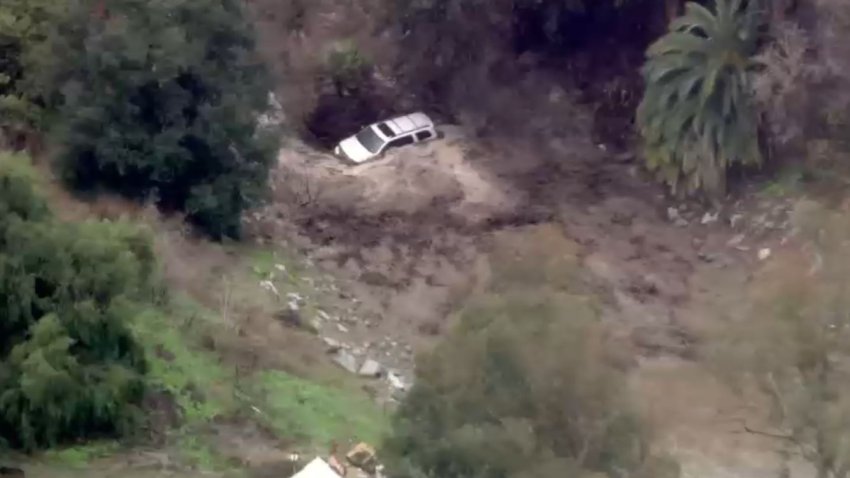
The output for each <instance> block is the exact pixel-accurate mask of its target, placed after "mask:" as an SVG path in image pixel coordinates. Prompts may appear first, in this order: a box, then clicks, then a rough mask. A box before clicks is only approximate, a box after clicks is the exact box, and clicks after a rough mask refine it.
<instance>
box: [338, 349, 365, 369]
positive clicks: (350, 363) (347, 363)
mask: <svg viewBox="0 0 850 478" xmlns="http://www.w3.org/2000/svg"><path fill="white" fill-rule="evenodd" d="M333 361H334V363H336V364H337V365H339V366H340V367H342V368H343V369H345V370H347V371H348V372H351V373H357V372H358V370H359V369H358V368H357V359H356V358H355V357H354V355H352V354H350V353H348V352H346V351H345V350H339V351H337V352H336V354H334V358H333Z"/></svg>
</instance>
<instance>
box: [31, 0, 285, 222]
mask: <svg viewBox="0 0 850 478" xmlns="http://www.w3.org/2000/svg"><path fill="white" fill-rule="evenodd" d="M100 5H101V7H102V8H97V3H96V2H95V3H93V2H81V3H80V4H79V6H76V7H72V8H70V10H69V11H68V12H66V13H63V15H61V16H57V17H56V18H55V22H56V23H57V24H58V26H57V27H56V28H54V29H51V30H50V33H49V35H48V37H47V40H45V42H44V43H45V46H44V49H45V50H46V51H49V52H50V55H49V58H45V59H42V61H40V62H38V63H34V64H33V65H31V68H32V69H33V70H34V71H35V72H36V73H35V74H36V76H37V77H38V80H39V81H37V82H36V83H37V84H38V86H39V87H40V90H39V91H38V95H39V97H40V98H42V99H43V100H44V101H45V102H46V103H48V104H49V105H50V106H51V107H52V108H54V109H55V111H56V115H55V117H54V118H55V121H54V123H53V127H54V131H55V132H56V133H57V135H56V137H57V139H58V142H59V144H60V146H61V149H60V153H59V158H58V164H59V167H60V170H61V172H62V173H63V176H64V177H65V178H66V179H67V180H68V181H69V182H70V183H71V184H73V185H75V186H76V187H78V188H82V189H92V188H97V187H108V188H112V189H115V190H117V191H119V192H122V193H124V194H126V195H128V196H131V197H135V198H141V199H147V198H152V199H154V200H156V201H157V202H158V203H159V204H160V205H161V206H162V207H164V208H166V209H169V210H180V211H184V212H185V213H186V214H187V216H188V217H189V219H190V220H192V221H193V222H194V223H195V224H197V225H198V226H200V227H201V228H202V229H203V230H204V231H206V232H208V233H209V234H210V235H212V236H213V237H216V238H218V237H222V236H236V235H238V234H239V229H240V227H239V226H240V216H241V213H242V211H244V210H245V209H246V208H248V207H250V206H251V205H253V204H255V203H256V202H257V201H258V200H260V199H261V197H262V195H263V192H264V188H265V182H266V179H267V175H268V169H269V167H270V166H271V162H272V158H273V154H272V153H273V149H274V140H273V137H272V135H271V134H268V132H264V131H261V130H260V129H259V128H258V121H257V118H258V116H259V115H260V114H261V113H263V112H264V111H265V110H266V109H267V106H268V104H267V101H268V92H269V84H268V82H267V78H266V74H265V71H264V68H263V67H262V64H261V63H260V62H259V60H258V58H256V55H255V52H254V39H253V36H252V31H251V29H250V26H249V24H248V23H247V22H246V20H245V19H244V18H243V15H242V10H241V3H240V2H238V1H236V0H176V1H147V0H118V1H110V2H108V5H107V4H103V3H100ZM104 5H106V6H104ZM56 58H58V59H60V60H59V61H57V60H56Z"/></svg>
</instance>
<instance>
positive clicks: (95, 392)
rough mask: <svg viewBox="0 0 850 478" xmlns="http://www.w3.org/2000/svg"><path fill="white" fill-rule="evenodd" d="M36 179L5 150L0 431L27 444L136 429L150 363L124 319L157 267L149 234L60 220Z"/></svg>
mask: <svg viewBox="0 0 850 478" xmlns="http://www.w3.org/2000/svg"><path fill="white" fill-rule="evenodd" d="M34 183H35V180H34V179H33V173H32V172H31V171H30V170H29V169H28V167H27V166H26V160H25V158H23V157H18V156H8V155H6V156H3V155H0V297H2V300H0V436H2V437H3V438H4V440H5V441H6V443H7V445H11V446H13V447H19V448H23V449H25V450H32V449H36V448H40V447H46V446H52V445H55V444H57V443H60V442H63V441H70V440H75V439H79V438H86V437H91V436H98V435H102V434H111V433H116V432H119V433H120V432H127V431H130V430H131V429H132V428H133V426H134V424H135V423H136V419H137V418H138V416H139V414H138V406H137V405H138V403H139V401H140V399H141V396H142V393H143V390H144V381H143V375H144V373H145V369H146V367H145V361H144V357H143V353H142V351H141V349H140V348H139V346H138V345H137V344H136V342H135V340H134V338H133V336H132V335H131V333H130V331H129V329H128V327H127V321H128V320H130V319H131V318H132V317H133V316H134V315H135V313H136V310H137V305H136V304H137V303H138V302H139V301H143V300H149V299H150V293H151V292H152V288H151V287H152V276H153V268H154V259H153V251H152V248H151V244H150V239H149V237H148V236H147V235H146V234H145V233H143V232H142V231H139V230H137V229H135V228H133V227H130V226H128V225H126V224H108V223H83V224H64V223H61V222H59V221H57V220H55V219H53V218H52V216H51V215H50V212H49V210H48V208H47V206H46V204H45V202H44V200H43V198H42V197H41V195H40V194H39V193H38V191H37V190H36V188H35V187H34Z"/></svg>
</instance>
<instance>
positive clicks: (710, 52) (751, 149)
mask: <svg viewBox="0 0 850 478" xmlns="http://www.w3.org/2000/svg"><path fill="white" fill-rule="evenodd" d="M759 3H760V2H757V1H746V0H716V1H714V2H713V4H714V8H713V9H710V8H708V7H704V6H702V5H699V4H697V3H689V4H688V5H687V7H686V13H685V15H684V16H682V17H681V18H678V19H676V20H674V21H673V22H672V23H671V24H670V31H669V33H667V34H666V35H665V36H663V37H662V38H661V39H659V40H658V41H657V42H656V43H654V44H653V45H652V46H651V47H650V48H649V50H648V52H647V61H646V65H645V66H644V69H643V76H644V80H645V82H646V91H645V93H644V97H643V101H642V102H641V104H640V107H639V108H638V113H637V121H638V126H639V128H640V132H641V134H642V135H643V138H644V141H645V153H646V159H647V163H648V165H649V167H650V169H652V170H654V171H657V172H658V175H659V177H660V178H661V179H662V180H664V181H665V182H666V183H667V184H668V185H670V187H671V188H672V189H673V191H674V192H685V193H691V192H695V191H705V192H709V193H713V194H722V193H723V192H724V189H725V178H726V171H727V168H728V167H729V166H730V165H732V164H734V163H741V164H759V163H760V162H761V153H760V151H759V144H758V119H757V117H756V112H755V110H754V107H753V104H752V103H753V101H752V98H751V86H750V74H751V72H752V69H753V67H754V64H755V63H754V62H753V55H754V54H755V53H756V49H757V46H758V31H759V26H760V24H761V11H760V10H759Z"/></svg>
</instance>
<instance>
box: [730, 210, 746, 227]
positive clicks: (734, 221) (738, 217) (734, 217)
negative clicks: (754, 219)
mask: <svg viewBox="0 0 850 478" xmlns="http://www.w3.org/2000/svg"><path fill="white" fill-rule="evenodd" d="M741 219H744V216H743V215H742V214H732V216H731V217H730V218H729V225H730V226H732V228H733V229H734V228H735V227H737V226H738V223H739V222H741Z"/></svg>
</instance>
